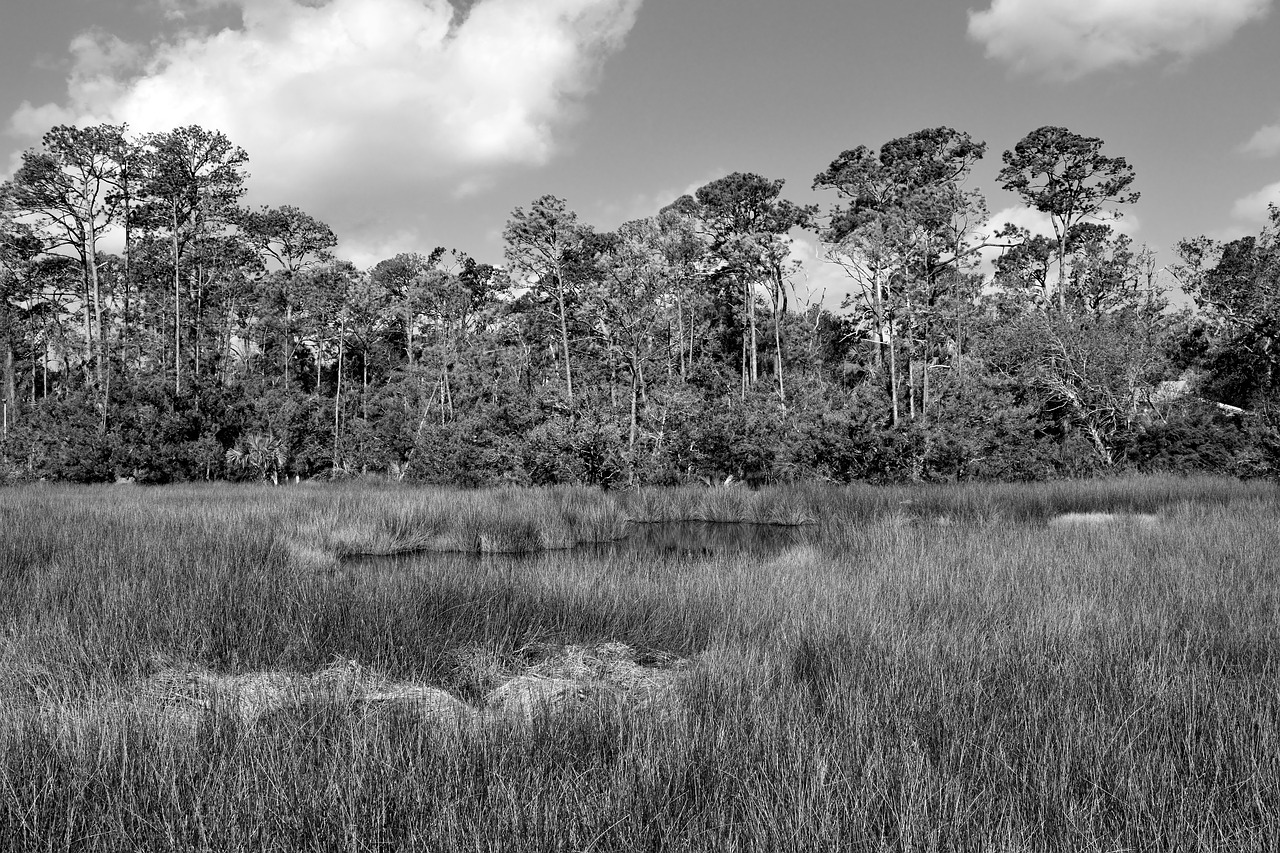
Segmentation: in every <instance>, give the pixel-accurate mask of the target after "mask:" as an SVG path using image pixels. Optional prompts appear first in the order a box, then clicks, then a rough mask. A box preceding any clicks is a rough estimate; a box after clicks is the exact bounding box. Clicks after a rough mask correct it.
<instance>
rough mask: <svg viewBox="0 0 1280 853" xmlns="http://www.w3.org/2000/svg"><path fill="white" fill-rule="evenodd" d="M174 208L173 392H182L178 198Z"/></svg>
mask: <svg viewBox="0 0 1280 853" xmlns="http://www.w3.org/2000/svg"><path fill="white" fill-rule="evenodd" d="M171 207H172V210H173V393H174V394H181V393H182V271H181V269H180V268H179V267H178V200H177V199H174V200H173V202H172V203H171Z"/></svg>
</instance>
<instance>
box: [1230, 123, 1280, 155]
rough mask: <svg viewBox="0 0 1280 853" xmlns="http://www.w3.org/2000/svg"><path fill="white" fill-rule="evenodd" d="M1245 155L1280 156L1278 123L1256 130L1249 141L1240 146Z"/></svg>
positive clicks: (1279, 128) (1279, 124)
mask: <svg viewBox="0 0 1280 853" xmlns="http://www.w3.org/2000/svg"><path fill="white" fill-rule="evenodd" d="M1240 150H1241V151H1242V152H1243V153H1245V154H1253V155H1255V156H1257V157H1273V156H1275V155H1276V154H1280V122H1276V123H1275V124H1269V125H1267V126H1266V127H1260V128H1258V130H1257V132H1256V133H1254V134H1253V136H1251V137H1249V141H1248V142H1246V143H1245V144H1244V145H1241V146H1240Z"/></svg>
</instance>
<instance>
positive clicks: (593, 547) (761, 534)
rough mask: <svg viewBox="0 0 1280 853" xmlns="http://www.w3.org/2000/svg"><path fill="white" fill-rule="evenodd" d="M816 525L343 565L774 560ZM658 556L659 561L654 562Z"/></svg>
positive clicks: (673, 530) (665, 530)
mask: <svg viewBox="0 0 1280 853" xmlns="http://www.w3.org/2000/svg"><path fill="white" fill-rule="evenodd" d="M817 531H818V528H817V526H816V525H807V526H801V527H791V526H781V525H772V524H726V523H715V522H708V521H664V522H655V523H647V524H635V523H633V524H629V525H628V527H627V535H626V537H625V538H623V539H618V540H615V541H613V542H599V543H590V544H585V545H579V546H577V547H575V548H569V549H564V550H558V551H535V552H530V553H525V554H479V553H464V552H457V551H448V552H417V553H413V554H400V555H397V556H393V557H357V558H353V559H350V560H346V561H344V562H345V564H346V566H347V567H348V568H350V569H357V570H358V571H360V573H361V574H363V573H364V572H365V570H367V569H370V568H374V567H378V568H382V569H387V568H391V567H397V568H402V569H413V568H428V567H431V568H437V569H438V568H443V567H447V566H448V567H453V566H484V567H486V568H489V569H498V570H501V569H504V568H516V567H526V568H527V567H530V566H537V565H539V564H541V563H551V562H563V561H564V560H565V559H566V558H571V559H573V560H575V561H582V562H592V561H599V562H603V563H607V564H609V565H611V566H615V567H625V566H628V565H630V566H634V567H639V566H642V565H646V564H648V565H651V564H653V563H655V562H661V563H662V564H663V565H665V566H671V565H674V564H687V563H697V562H702V561H707V560H711V559H715V558H717V557H721V556H725V555H748V556H756V557H771V556H773V555H775V554H779V553H781V552H783V551H785V550H786V549H788V548H793V547H795V546H798V545H804V544H808V543H812V542H814V541H816V539H817V535H818V534H817ZM654 557H660V558H661V560H660V561H655V560H654V559H653V558H654Z"/></svg>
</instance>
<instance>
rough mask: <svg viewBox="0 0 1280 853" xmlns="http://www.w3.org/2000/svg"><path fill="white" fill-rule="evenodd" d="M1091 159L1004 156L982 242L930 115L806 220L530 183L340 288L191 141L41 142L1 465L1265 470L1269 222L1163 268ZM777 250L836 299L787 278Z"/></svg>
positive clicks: (869, 152) (126, 472) (272, 469)
mask: <svg viewBox="0 0 1280 853" xmlns="http://www.w3.org/2000/svg"><path fill="white" fill-rule="evenodd" d="M1103 147H1104V145H1103V142H1102V140H1100V139H1097V138H1093V137H1086V136H1082V135H1080V134H1077V133H1074V132H1072V131H1070V130H1068V129H1066V128H1061V127H1042V128H1039V129H1037V130H1034V131H1032V132H1031V133H1029V134H1027V136H1026V137H1024V138H1023V139H1022V140H1020V141H1019V142H1018V143H1017V144H1016V145H1015V146H1014V147H1013V148H1012V149H1011V150H1008V151H1005V152H1004V153H1003V158H1002V162H1003V168H1002V169H1001V170H1000V172H999V177H998V181H999V183H1000V186H1002V187H1003V188H1005V189H1008V190H1012V191H1014V192H1016V193H1017V194H1018V195H1019V196H1020V197H1021V198H1022V199H1023V201H1024V202H1025V203H1026V204H1027V205H1028V206H1029V207H1030V208H1032V209H1034V210H1036V211H1039V212H1040V213H1041V214H1042V215H1043V216H1045V217H1046V218H1047V219H1048V221H1049V222H1050V223H1051V225H1052V232H1053V233H1052V235H1041V234H1032V233H1030V232H1029V231H1027V230H1024V229H1020V228H1017V227H1012V226H1006V227H1005V228H1003V229H1001V230H1000V231H998V232H993V231H992V229H991V227H990V225H989V221H988V220H989V217H988V212H987V208H986V203H985V200H984V197H983V194H982V193H981V191H980V190H979V189H977V188H974V187H972V186H971V185H970V184H971V180H970V178H971V173H972V169H973V166H974V164H975V163H977V162H978V161H979V160H980V159H981V158H983V157H984V156H986V153H987V150H986V148H987V146H986V144H985V143H983V142H981V141H978V140H975V139H973V138H972V137H971V136H970V135H969V134H968V133H965V132H961V131H957V130H954V129H952V128H947V127H937V128H927V129H924V130H921V131H918V132H916V133H912V134H910V135H907V136H904V137H901V138H898V139H892V140H889V141H887V142H885V143H884V144H882V145H881V146H879V147H878V148H873V147H868V146H865V145H860V146H858V147H855V148H852V149H850V150H846V151H844V152H842V153H840V154H839V156H837V157H836V158H835V159H833V160H832V162H831V163H830V164H829V165H828V166H827V167H826V168H824V169H823V170H822V171H820V172H818V173H817V174H816V176H815V178H814V181H813V186H814V188H815V189H818V190H821V191H824V192H825V193H826V195H827V197H828V203H827V204H826V205H825V206H815V205H800V204H796V203H793V202H791V201H789V200H787V199H786V198H785V197H784V194H783V187H784V184H783V181H781V180H776V179H769V178H766V177H763V176H761V175H758V174H752V173H741V172H735V173H733V174H730V175H727V176H725V177H723V178H720V179H718V180H714V181H711V182H710V183H708V184H706V185H705V186H703V187H701V188H699V189H698V190H697V191H696V192H694V193H693V194H692V195H689V196H685V197H682V198H679V199H677V200H675V201H674V202H672V203H671V204H670V205H668V206H667V207H665V208H663V209H662V210H660V211H657V212H656V213H655V214H653V215H652V216H649V217H645V218H642V219H638V220H635V221H631V222H627V223H625V224H623V225H621V226H620V227H618V228H617V229H615V230H612V231H605V230H600V229H597V228H594V227H592V226H591V225H590V224H588V223H584V222H582V221H581V220H580V219H579V218H578V216H577V215H576V214H575V213H574V211H572V210H571V209H570V208H569V207H568V205H567V204H566V203H565V201H564V200H562V199H560V198H557V197H555V196H550V195H548V196H543V197H541V198H538V199H535V200H534V201H532V202H531V203H530V204H529V205H527V206H522V207H518V208H516V209H515V210H514V211H512V212H511V214H510V217H509V219H508V221H507V222H506V226H505V228H504V230H503V240H504V257H503V262H502V263H501V264H500V265H491V264H487V263H482V262H479V261H477V260H476V259H474V258H472V257H470V256H469V255H467V254H466V253H465V252H462V251H459V250H456V249H455V250H446V249H444V248H436V249H434V250H432V251H430V252H425V253H422V252H405V253H402V254H397V255H395V256H394V257H390V258H387V259H385V260H382V261H380V262H379V263H377V264H375V265H373V266H372V267H371V268H369V269H359V268H357V267H356V266H355V265H354V264H352V263H350V262H349V261H346V260H343V259H341V258H338V257H336V255H335V248H336V246H337V244H338V240H337V236H336V235H335V234H334V233H333V231H332V230H331V229H330V228H329V227H328V226H327V225H325V224H324V223H323V222H321V221H319V220H317V219H316V218H315V217H313V216H311V215H310V214H308V213H307V212H305V211H303V210H301V209H299V208H297V207H294V206H290V205H282V206H279V207H271V206H266V207H258V208H250V207H247V206H244V205H243V204H242V200H243V196H244V193H245V186H246V182H247V180H248V171H247V169H248V162H249V159H248V155H247V154H246V152H245V151H244V150H243V149H241V148H239V147H238V146H236V145H234V144H233V143H232V142H231V141H230V140H229V139H227V137H226V136H225V135H224V134H222V133H221V132H218V131H216V130H208V129H205V128H201V127H198V126H190V127H183V128H177V129H174V130H172V131H170V132H167V133H155V134H145V135H133V134H131V133H130V132H129V130H128V128H127V127H123V126H111V125H99V126H95V127H88V128H76V127H69V126H60V127H55V128H53V129H52V130H50V131H49V133H48V134H46V135H45V137H44V139H43V141H42V144H41V145H40V146H39V147H37V148H34V149H32V150H29V151H27V152H25V153H24V154H23V155H22V161H21V165H20V167H19V168H18V169H17V171H16V172H15V174H14V176H13V177H12V179H10V180H9V181H7V182H6V183H4V184H3V186H0V366H2V376H0V406H2V408H3V429H2V431H0V482H5V481H22V480H30V479H42V478H43V479H61V480H73V481H81V482H89V481H103V480H114V479H120V478H135V479H137V480H140V481H151V482H167V481H172V480H194V479H217V478H232V479H235V478H255V479H256V478H266V477H270V478H275V479H277V480H278V479H279V478H280V477H282V476H298V477H317V476H323V477H330V478H342V477H350V476H357V475H373V474H376V475H381V476H389V477H395V478H408V479H412V480H417V481H425V482H437V483H453V484H462V485H484V484H496V483H506V482H511V483H534V484H543V483H559V482H581V483H595V484H602V485H607V486H623V485H635V484H668V483H679V482H698V481H701V482H706V483H716V482H724V481H726V480H728V479H730V478H732V479H735V480H740V481H746V482H750V483H761V482H776V481H784V480H793V479H801V478H822V479H828V480H834V481H852V480H860V481H871V482H893V481H903V480H970V479H995V480H1028V479H1044V478H1052V477H1064V476H1084V475H1092V474H1103V473H1110V472H1115V471H1122V470H1147V471H1150V470H1168V471H1205V470H1209V471H1221V472H1228V473H1233V474H1237V475H1240V476H1263V475H1270V474H1273V473H1275V471H1276V466H1277V464H1280V463H1278V460H1280V455H1278V451H1280V432H1278V431H1277V429H1278V427H1280V415H1278V413H1280V407H1278V406H1277V400H1280V395H1278V394H1277V384H1278V383H1280V373H1278V372H1277V370H1276V364H1277V360H1278V359H1280V352H1277V348H1276V332H1277V328H1276V327H1277V324H1278V323H1280V312H1278V311H1277V294H1278V293H1280V211H1277V210H1276V209H1275V208H1274V207H1273V208H1272V209H1271V216H1270V224H1269V225H1268V226H1267V227H1266V228H1264V229H1263V230H1262V231H1261V232H1260V233H1259V234H1257V235H1256V236H1250V237H1245V238H1242V239H1239V240H1234V241H1229V242H1218V241H1213V240H1210V239H1208V238H1204V237H1199V238H1195V239H1190V240H1186V241H1183V242H1182V243H1181V244H1180V245H1179V247H1178V255H1179V260H1178V262H1177V263H1175V264H1172V265H1169V266H1167V267H1166V266H1161V265H1160V264H1159V263H1158V262H1157V261H1156V259H1155V256H1154V253H1153V252H1151V251H1150V250H1148V249H1146V248H1145V247H1138V246H1135V245H1134V244H1133V242H1132V240H1131V239H1130V238H1129V237H1127V236H1125V235H1123V234H1121V233H1119V232H1117V231H1116V230H1115V228H1114V227H1113V223H1114V222H1115V219H1116V218H1117V217H1118V216H1119V215H1120V210H1121V206H1122V205H1126V204H1130V203H1132V202H1134V201H1136V200H1137V198H1138V193H1137V192H1136V191H1135V190H1134V189H1133V185H1134V183H1135V172H1134V169H1133V167H1132V166H1131V165H1130V164H1129V163H1128V162H1127V161H1126V160H1125V159H1124V158H1123V157H1112V156H1109V155H1107V154H1106V153H1104V151H1103ZM798 231H808V232H810V233H812V234H815V235H816V236H817V238H818V239H819V240H820V242H821V245H822V247H823V250H824V253H825V256H826V259H827V260H828V261H829V262H830V263H832V264H835V265H837V266H838V267H839V268H840V269H842V270H843V272H844V273H845V274H846V275H847V276H848V280H849V282H850V294H851V295H850V296H849V297H848V298H847V299H846V300H845V302H844V304H843V305H842V306H841V307H840V308H839V309H838V310H831V309H829V308H827V307H824V306H823V305H821V304H817V303H814V302H812V301H805V300H803V299H802V298H801V297H800V296H799V295H798V292H797V289H796V287H795V285H796V282H797V278H798V276H799V275H800V268H799V265H798V263H797V262H796V261H795V260H794V258H793V253H792V241H793V237H792V235H793V234H796V233H798ZM104 244H105V245H110V246H111V247H112V248H113V249H116V251H108V250H107V249H106V248H104ZM984 258H985V259H986V262H985V264H984ZM1166 273H1167V275H1166ZM1167 276H1172V277H1173V279H1174V280H1175V281H1176V283H1177V284H1178V286H1179V287H1180V289H1181V290H1182V291H1184V292H1185V293H1186V294H1187V295H1188V296H1190V297H1191V302H1192V304H1189V305H1186V306H1183V307H1181V308H1178V309H1177V310H1175V309H1174V308H1172V307H1171V306H1170V304H1169V300H1168V298H1167V294H1166V292H1165V284H1166V281H1167Z"/></svg>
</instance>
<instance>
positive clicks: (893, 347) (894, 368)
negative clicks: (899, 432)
mask: <svg viewBox="0 0 1280 853" xmlns="http://www.w3.org/2000/svg"><path fill="white" fill-rule="evenodd" d="M888 329H889V395H890V397H891V398H892V400H893V425H894V426H895V427H896V426H897V425H898V422H899V420H900V415H899V402H898V346H897V341H896V340H894V334H893V323H892V322H891V323H889V326H888Z"/></svg>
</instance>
